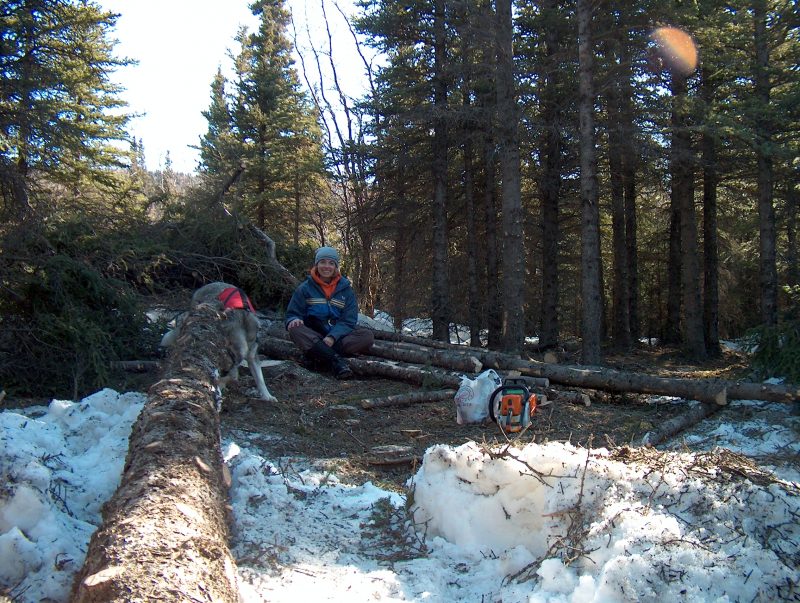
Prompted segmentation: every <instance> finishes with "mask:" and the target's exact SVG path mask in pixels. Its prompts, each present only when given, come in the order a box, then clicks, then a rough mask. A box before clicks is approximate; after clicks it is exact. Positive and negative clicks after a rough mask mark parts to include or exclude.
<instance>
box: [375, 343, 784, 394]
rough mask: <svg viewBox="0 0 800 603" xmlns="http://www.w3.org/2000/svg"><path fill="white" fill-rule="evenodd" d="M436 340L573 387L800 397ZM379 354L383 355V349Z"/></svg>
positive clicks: (495, 364) (494, 364)
mask: <svg viewBox="0 0 800 603" xmlns="http://www.w3.org/2000/svg"><path fill="white" fill-rule="evenodd" d="M375 337H376V338H377V339H380V340H386V341H393V340H396V341H401V342H405V343H411V344H414V345H418V346H424V345H426V344H427V343H431V342H433V340H428V339H424V338H420V337H412V336H410V335H398V334H396V333H386V332H377V331H376V332H375ZM434 343H435V345H436V348H437V349H449V350H452V351H453V352H454V353H457V354H469V355H471V356H473V357H474V358H476V359H477V360H478V361H479V362H480V363H481V364H482V368H483V369H488V368H493V369H496V370H500V371H509V370H515V371H519V372H520V373H521V374H523V375H528V376H531V377H546V378H548V379H550V381H552V382H553V383H557V384H560V385H567V386H572V387H581V388H587V389H597V390H603V391H611V392H634V393H640V394H656V395H662V396H676V397H679V398H686V399H690V400H700V401H702V402H713V403H715V404H718V405H724V404H726V403H727V401H728V400H767V401H771V402H796V401H798V400H800V385H794V384H788V385H776V384H770V383H748V382H743V381H730V380H726V379H685V378H679V377H657V376H654V375H647V374H643V373H633V372H628V371H619V370H616V369H611V368H605V367H593V366H585V367H584V366H567V365H560V364H549V363H545V362H538V361H535V360H525V359H522V358H520V357H519V356H515V355H511V354H503V353H502V352H495V351H490V350H485V349H482V348H475V347H467V346H457V345H452V344H445V343H444V342H434ZM380 349H381V348H379V350H380ZM376 355H380V352H378V353H377V354H376Z"/></svg>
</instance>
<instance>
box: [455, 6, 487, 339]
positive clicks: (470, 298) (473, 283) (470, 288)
mask: <svg viewBox="0 0 800 603" xmlns="http://www.w3.org/2000/svg"><path fill="white" fill-rule="evenodd" d="M462 6H463V7H464V8H462V9H461V10H462V12H463V14H462V21H463V22H466V21H467V12H466V10H467V9H466V3H463V5H462ZM466 33H467V32H466V31H461V32H460V35H461V61H462V81H463V83H462V91H461V98H462V110H463V112H464V115H465V116H467V117H466V118H465V122H464V126H465V127H464V128H463V130H462V136H463V138H464V205H465V207H464V211H465V212H466V219H467V324H468V326H469V340H470V345H474V346H479V345H481V326H482V324H481V294H480V285H479V283H478V233H477V224H476V221H475V178H474V168H473V166H474V161H473V159H474V158H473V154H474V144H473V132H474V131H475V123H474V120H473V119H472V117H471V116H472V102H471V94H472V64H471V61H472V53H471V50H470V48H471V47H470V44H469V42H470V37H469V36H468V35H466Z"/></svg>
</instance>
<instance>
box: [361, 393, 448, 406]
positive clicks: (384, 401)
mask: <svg viewBox="0 0 800 603" xmlns="http://www.w3.org/2000/svg"><path fill="white" fill-rule="evenodd" d="M455 396H456V390H454V389H441V390H436V391H424V392H413V393H410V394H397V395H394V396H386V397H385V398H366V399H364V400H362V401H361V408H366V409H372V408H384V407H386V406H407V405H409V404H420V403H423V402H438V401H440V400H454V399H455Z"/></svg>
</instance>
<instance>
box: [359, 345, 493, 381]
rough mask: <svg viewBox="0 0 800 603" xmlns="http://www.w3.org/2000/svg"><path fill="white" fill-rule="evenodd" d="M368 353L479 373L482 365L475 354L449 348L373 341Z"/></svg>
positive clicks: (390, 358) (413, 362)
mask: <svg viewBox="0 0 800 603" xmlns="http://www.w3.org/2000/svg"><path fill="white" fill-rule="evenodd" d="M370 355H373V356H380V357H381V358H388V359H389V360H399V361H401V362H410V363H412V364H423V365H427V364H432V365H434V366H440V367H444V368H448V369H451V370H454V371H462V372H465V373H480V372H481V368H483V365H482V364H481V362H480V360H478V359H477V358H475V356H465V355H462V354H454V353H451V351H450V350H442V349H435V350H413V349H407V348H402V347H398V346H392V345H390V344H385V343H379V342H375V343H374V344H373V345H372V349H371V350H370Z"/></svg>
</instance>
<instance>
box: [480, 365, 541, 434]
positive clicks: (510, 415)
mask: <svg viewBox="0 0 800 603" xmlns="http://www.w3.org/2000/svg"><path fill="white" fill-rule="evenodd" d="M536 402H537V396H536V394H535V393H531V391H530V390H529V389H528V384H527V382H526V379H525V377H507V378H506V379H505V380H504V381H503V385H501V386H500V387H498V388H497V389H496V390H494V392H492V395H491V396H489V416H490V417H491V418H492V421H494V422H495V423H497V425H498V426H499V427H500V429H501V430H503V432H505V433H519V432H521V431H522V430H523V429H525V428H526V427H528V425H530V424H531V417H533V414H534V413H535V412H536Z"/></svg>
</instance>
